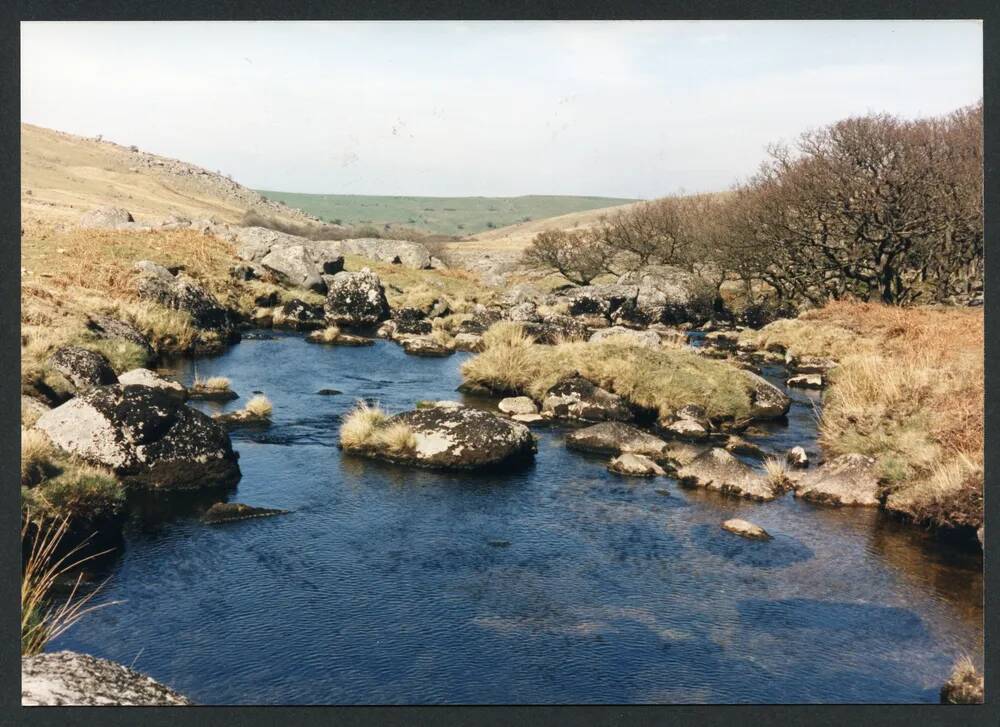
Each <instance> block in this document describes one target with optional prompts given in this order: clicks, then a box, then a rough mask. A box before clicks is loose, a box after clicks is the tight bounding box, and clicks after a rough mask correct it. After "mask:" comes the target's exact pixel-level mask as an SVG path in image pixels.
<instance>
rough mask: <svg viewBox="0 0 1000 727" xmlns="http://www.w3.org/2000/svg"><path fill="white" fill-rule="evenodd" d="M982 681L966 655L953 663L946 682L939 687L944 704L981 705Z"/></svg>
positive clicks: (982, 694)
mask: <svg viewBox="0 0 1000 727" xmlns="http://www.w3.org/2000/svg"><path fill="white" fill-rule="evenodd" d="M984 686H985V685H984V679H983V676H982V675H981V674H980V673H979V670H978V669H976V665H975V664H974V663H973V662H972V659H971V658H969V656H968V655H965V656H961V657H959V658H958V659H957V660H956V661H955V665H954V666H953V667H952V670H951V675H950V676H949V677H948V681H947V682H945V685H944V686H943V687H941V702H942V703H944V704H982V703H983V696H984Z"/></svg>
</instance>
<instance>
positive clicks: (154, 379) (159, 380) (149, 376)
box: [118, 369, 188, 401]
mask: <svg viewBox="0 0 1000 727" xmlns="http://www.w3.org/2000/svg"><path fill="white" fill-rule="evenodd" d="M118 383H119V384H121V385H122V386H148V387H149V388H151V389H158V390H160V391H162V392H163V393H164V394H166V395H167V396H170V397H171V398H174V399H176V400H177V401H184V400H185V399H187V398H188V391H187V388H185V386H184V384H182V383H180V382H179V381H173V380H171V379H165V378H163V377H162V376H160V375H159V374H156V373H155V372H153V371H150V370H149V369H132V370H131V371H126V372H125V373H124V374H122V375H121V376H119V377H118Z"/></svg>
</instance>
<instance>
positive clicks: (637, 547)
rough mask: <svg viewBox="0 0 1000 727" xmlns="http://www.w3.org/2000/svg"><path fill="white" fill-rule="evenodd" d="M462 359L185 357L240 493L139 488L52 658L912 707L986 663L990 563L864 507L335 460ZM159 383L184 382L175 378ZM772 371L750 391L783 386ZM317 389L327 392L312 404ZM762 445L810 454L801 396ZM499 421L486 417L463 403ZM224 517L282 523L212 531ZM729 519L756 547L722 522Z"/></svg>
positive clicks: (286, 345) (549, 439) (579, 460)
mask: <svg viewBox="0 0 1000 727" xmlns="http://www.w3.org/2000/svg"><path fill="white" fill-rule="evenodd" d="M465 357H466V355H465V354H460V355H456V356H453V357H451V358H448V359H422V358H414V357H409V356H406V355H405V354H404V353H403V352H402V351H401V349H399V348H398V347H397V346H394V345H391V344H386V343H383V342H379V343H377V344H376V345H375V346H373V347H371V348H351V349H346V348H335V347H333V348H331V347H324V346H313V345H309V344H306V343H305V342H304V341H302V340H301V339H300V338H297V337H294V336H286V335H281V334H278V335H276V337H275V338H274V339H273V340H267V341H258V340H248V341H245V342H244V343H242V344H240V345H238V346H236V347H234V348H233V349H231V350H230V351H228V352H227V353H225V354H223V355H222V356H219V357H217V358H213V359H201V360H199V361H198V362H197V367H198V374H199V375H200V376H203V377H204V376H211V375H225V376H228V377H229V378H230V379H231V381H232V384H233V387H234V389H235V390H236V391H237V392H238V393H240V394H241V395H242V398H241V399H238V400H236V401H234V402H227V403H225V404H222V405H215V404H209V403H202V402H199V403H196V404H195V406H198V407H199V408H202V409H204V410H212V411H215V410H229V409H233V408H239V407H240V406H241V402H242V401H243V400H244V399H246V398H248V397H249V396H250V395H251V392H252V391H254V390H260V391H263V392H265V393H266V394H267V396H268V397H269V398H270V399H271V400H272V401H273V402H274V406H275V410H274V426H273V427H272V428H271V429H269V430H237V431H236V432H234V434H233V438H234V445H235V447H236V448H237V449H238V450H239V451H240V455H241V458H240V465H241V467H242V469H243V479H242V480H241V481H240V483H239V484H238V486H237V487H236V488H234V489H233V490H230V491H222V492H210V493H180V494H176V495H170V496H165V495H163V494H162V493H145V494H139V493H136V494H134V495H133V496H132V497H130V499H129V513H130V520H129V524H128V526H127V528H126V533H125V544H124V547H123V549H122V550H121V552H120V555H119V556H118V557H117V558H115V559H112V560H111V561H107V562H105V563H103V564H102V570H106V571H107V572H108V573H110V574H111V575H112V579H111V581H110V582H109V583H108V585H107V586H106V588H105V590H104V591H103V592H102V594H101V596H100V598H101V599H104V600H121V601H124V603H119V604H116V605H114V606H112V607H110V608H107V609H102V610H100V611H98V612H96V613H94V614H91V615H90V616H88V618H86V619H85V620H83V621H81V622H80V623H79V624H78V625H77V626H76V627H74V628H73V629H71V630H70V631H69V632H67V633H66V634H65V635H64V636H62V637H61V638H60V639H58V640H57V641H56V643H54V644H53V645H52V648H54V649H59V648H69V649H77V650H81V651H85V652H88V653H93V654H96V655H99V656H105V657H108V658H112V659H116V660H118V661H121V662H124V663H126V664H128V663H131V662H132V661H133V660H134V659H136V657H137V655H138V659H137V660H136V662H135V666H136V668H138V669H141V670H143V671H145V672H147V673H149V674H150V675H152V676H153V677H155V678H157V679H160V680H162V681H164V682H166V683H168V684H170V685H171V686H173V687H175V688H177V689H179V690H180V691H182V692H184V693H186V694H188V695H190V696H191V697H192V698H193V699H195V700H196V701H199V702H205V703H221V704H230V703H232V704H236V703H244V704H252V703H282V704H287V703H304V704H308V703H313V704H325V703H369V704H371V703H387V704H388V703H439V702H449V703H516V702H527V703H546V702H573V703H580V702H721V703H733V702H921V701H936V699H937V689H938V688H939V687H940V684H941V683H942V682H943V681H944V679H945V678H946V677H947V673H948V671H949V670H950V667H951V663H952V662H953V660H954V659H955V657H956V656H957V655H959V654H961V653H969V654H971V655H972V656H973V657H974V658H975V659H977V660H979V659H981V655H982V606H981V602H982V559H981V556H980V555H979V554H978V553H968V552H964V551H961V550H958V549H957V548H954V547H947V546H942V545H941V544H939V543H935V542H933V541H932V540H931V539H930V537H929V536H928V535H927V534H926V533H924V532H922V531H920V530H919V529H917V528H913V527H908V526H903V525H900V524H898V523H895V522H891V521H888V520H886V519H885V518H884V517H882V516H881V515H879V513H877V512H873V511H870V510H864V509H835V508H824V507H820V506H815V505H810V504H809V503H803V502H800V501H797V500H795V499H794V498H792V497H784V498H781V499H779V500H777V501H774V502H771V503H765V504H761V503H753V502H744V501H741V500H734V499H731V498H726V497H724V496H721V495H719V494H718V493H712V492H706V491H702V490H688V489H681V488H679V487H677V486H676V483H674V482H673V481H672V480H669V479H666V478H663V479H659V480H656V481H649V480H631V479H626V478H621V477H617V476H614V475H610V474H609V473H608V472H607V471H606V470H605V468H604V465H605V460H604V459H603V458H602V457H596V456H592V455H584V454H581V453H577V452H571V451H568V450H566V449H565V447H564V446H563V442H562V440H563V434H564V433H563V432H562V431H560V430H559V429H558V428H553V429H544V430H538V436H539V438H540V441H539V446H538V456H537V459H536V462H535V463H534V464H533V465H531V466H528V467H525V468H523V469H520V470H516V471H512V472H506V473H502V474H501V473H484V474H478V475H470V474H468V473H462V474H446V473H436V472H430V471H424V470H413V469H407V468H402V467H398V466H395V465H390V464H386V463H379V462H371V461H368V460H363V459H359V458H356V457H349V456H343V455H342V453H341V452H340V450H339V449H337V447H336V441H337V428H338V426H339V421H340V418H341V417H342V416H343V415H344V414H345V413H346V412H347V411H348V410H349V409H350V408H351V406H352V405H353V402H354V401H355V400H356V399H358V398H369V399H374V400H378V401H380V402H381V403H382V405H383V406H384V407H386V408H387V409H389V410H392V411H397V410H402V409H404V408H409V407H411V406H412V405H413V403H414V402H415V401H416V400H418V399H438V398H448V399H456V398H463V397H461V395H459V394H457V393H456V392H455V391H454V389H455V386H456V385H457V384H458V383H459V381H460V377H459V373H458V367H459V364H460V362H461V361H462V360H463V359H464V358H465ZM174 373H175V374H176V375H178V376H179V377H181V378H182V379H183V380H185V381H188V382H190V380H191V379H192V378H193V375H194V367H193V365H192V364H191V363H187V362H181V363H179V364H177V367H176V370H175V371H174ZM781 373H782V372H781V371H780V370H777V369H773V370H768V371H765V375H767V376H768V377H769V378H771V379H772V380H775V381H780V377H781ZM324 388H335V389H338V390H340V391H342V392H343V393H342V394H339V395H335V396H321V395H318V394H317V393H316V392H318V391H319V390H321V389H324ZM792 395H793V399H794V403H793V407H792V410H791V412H790V413H789V417H788V421H787V422H783V423H777V424H774V425H771V426H769V427H768V429H769V433H768V434H765V435H761V436H758V437H756V438H755V441H757V442H758V443H760V444H761V445H762V446H764V447H767V448H770V449H772V450H774V451H781V450H784V449H786V448H787V447H789V446H792V445H794V444H802V445H804V446H805V447H806V448H807V450H811V451H813V452H815V451H816V447H815V439H814V437H815V416H814V403H815V401H816V399H817V397H816V395H815V394H812V393H807V392H792ZM464 400H465V401H466V402H467V403H469V404H470V405H475V406H482V407H486V408H491V407H493V406H494V402H492V401H489V400H483V399H470V398H464ZM219 499H236V500H238V501H241V502H246V503H249V504H251V505H256V506H261V507H276V508H282V509H286V510H290V511H291V512H290V513H289V514H288V515H283V516H281V517H275V518H264V519H256V520H248V521H244V522H237V523H232V524H229V525H226V526H216V527H212V526H206V525H203V524H202V523H201V522H200V521H199V520H198V518H199V516H200V514H201V513H202V512H203V511H204V509H206V508H207V507H208V506H209V505H211V504H212V503H213V502H216V501H218V500H219ZM730 517H744V518H747V519H750V520H752V521H754V522H756V523H758V524H760V525H761V526H762V527H764V528H765V529H767V530H768V531H769V532H770V533H771V534H772V535H773V536H774V537H773V540H771V541H767V542H758V541H751V540H744V539H741V538H739V537H737V536H734V535H732V534H730V533H726V532H724V531H722V530H721V529H720V527H719V524H720V523H721V522H722V521H723V520H725V519H727V518H730Z"/></svg>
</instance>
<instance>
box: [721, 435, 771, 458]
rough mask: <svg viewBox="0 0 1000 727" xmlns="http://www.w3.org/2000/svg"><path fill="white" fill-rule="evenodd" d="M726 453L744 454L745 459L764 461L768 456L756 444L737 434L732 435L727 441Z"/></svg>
mask: <svg viewBox="0 0 1000 727" xmlns="http://www.w3.org/2000/svg"><path fill="white" fill-rule="evenodd" d="M726 451H727V452H731V453H732V454H742V455H743V456H744V457H753V458H754V459H764V457H766V456H767V455H766V454H765V453H764V450H763V449H761V448H760V447H758V446H757V445H756V444H754V443H753V442H748V441H747V440H745V439H743V438H742V437H738V436H736V435H735V434H730V435H729V439H727V440H726Z"/></svg>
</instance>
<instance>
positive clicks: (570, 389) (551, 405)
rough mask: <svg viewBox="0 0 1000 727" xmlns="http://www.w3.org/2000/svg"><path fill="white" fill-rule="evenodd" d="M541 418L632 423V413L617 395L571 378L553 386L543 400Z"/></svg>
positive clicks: (577, 377)
mask: <svg viewBox="0 0 1000 727" xmlns="http://www.w3.org/2000/svg"><path fill="white" fill-rule="evenodd" d="M542 414H543V415H545V416H549V417H552V418H554V419H573V420H579V421H585V422H601V421H609V420H613V421H631V419H632V411H631V410H630V409H629V407H628V405H627V404H626V403H625V402H624V400H623V399H622V398H621V397H620V396H618V395H617V394H612V393H611V392H609V391H605V390H604V389H602V388H600V387H598V386H595V385H594V384H593V383H591V382H590V381H587V380H586V379H584V378H582V377H580V376H573V377H570V378H567V379H563V380H562V381H560V382H558V383H557V384H555V385H554V386H552V387H551V388H550V389H549V390H548V391H547V392H546V393H545V397H544V399H543V400H542Z"/></svg>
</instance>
